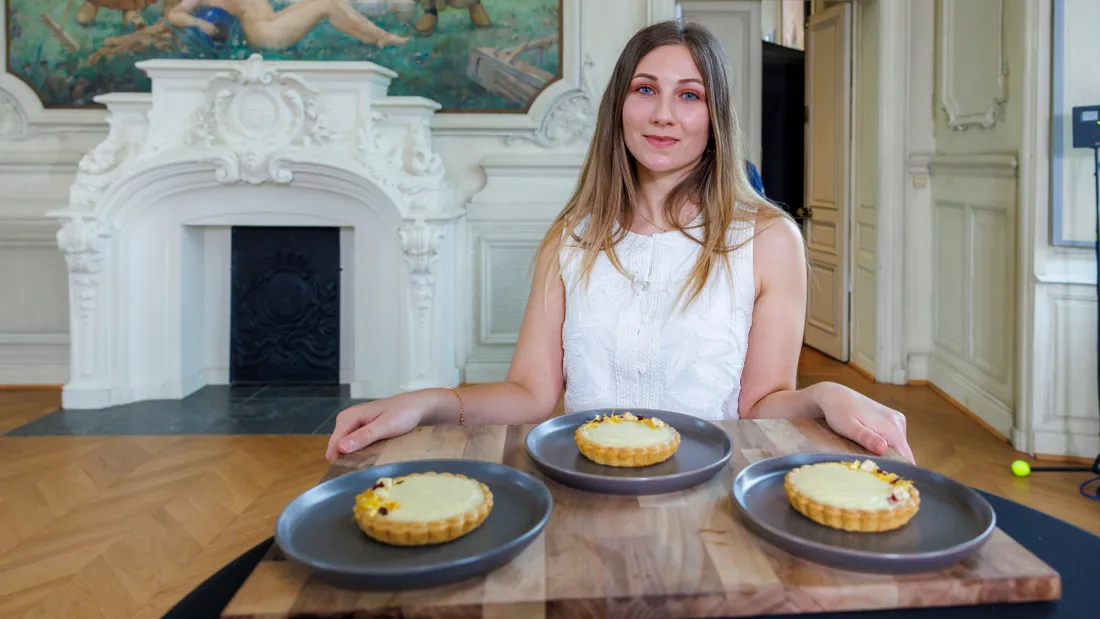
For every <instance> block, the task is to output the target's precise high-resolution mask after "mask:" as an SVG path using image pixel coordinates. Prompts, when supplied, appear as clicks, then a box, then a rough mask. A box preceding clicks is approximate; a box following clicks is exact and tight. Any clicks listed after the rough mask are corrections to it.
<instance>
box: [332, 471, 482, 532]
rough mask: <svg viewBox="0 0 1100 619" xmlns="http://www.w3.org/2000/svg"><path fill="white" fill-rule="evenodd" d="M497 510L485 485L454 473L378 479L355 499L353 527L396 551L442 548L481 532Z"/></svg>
mask: <svg viewBox="0 0 1100 619" xmlns="http://www.w3.org/2000/svg"><path fill="white" fill-rule="evenodd" d="M492 509H493V493H492V492H491V491H490V490H489V487H488V486H486V485H485V484H483V483H481V482H479V481H477V480H476V479H470V478H468V477H466V476H465V475H456V474H452V473H411V474H409V475H405V476H403V477H397V478H390V477H383V478H381V479H378V480H377V481H376V482H375V484H374V485H373V486H371V487H370V488H369V489H367V490H364V491H363V492H361V493H360V494H359V495H358V496H356V497H355V507H354V510H353V511H354V514H355V522H356V523H357V524H358V525H359V528H360V529H362V530H363V532H364V533H366V534H367V535H368V536H370V537H371V538H373V539H375V540H378V541H380V542H383V543H386V544H392V545H395V546H426V545H429V544H444V543H447V542H450V541H453V540H455V539H458V538H460V537H462V536H463V535H466V534H467V533H469V532H471V531H473V530H474V529H476V528H478V527H479V526H481V523H483V522H485V519H486V518H487V517H488V516H489V512H491V511H492Z"/></svg>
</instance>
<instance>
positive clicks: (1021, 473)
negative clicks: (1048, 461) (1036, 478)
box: [1012, 460, 1031, 477]
mask: <svg viewBox="0 0 1100 619" xmlns="http://www.w3.org/2000/svg"><path fill="white" fill-rule="evenodd" d="M1012 472H1013V474H1015V475H1016V477H1027V476H1028V475H1029V474H1031V466H1029V465H1028V463H1027V462H1024V461H1023V460H1017V461H1015V462H1013V463H1012Z"/></svg>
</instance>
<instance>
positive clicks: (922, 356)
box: [905, 352, 929, 381]
mask: <svg viewBox="0 0 1100 619" xmlns="http://www.w3.org/2000/svg"><path fill="white" fill-rule="evenodd" d="M928 356H929V355H928V353H924V352H921V353H909V359H908V363H907V364H906V368H905V372H906V376H905V379H906V381H914V380H928Z"/></svg>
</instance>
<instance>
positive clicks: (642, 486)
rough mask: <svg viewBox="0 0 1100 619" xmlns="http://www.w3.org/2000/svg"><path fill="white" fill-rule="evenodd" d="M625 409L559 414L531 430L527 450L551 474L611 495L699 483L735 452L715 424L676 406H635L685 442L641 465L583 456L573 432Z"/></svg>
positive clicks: (636, 411) (569, 483)
mask: <svg viewBox="0 0 1100 619" xmlns="http://www.w3.org/2000/svg"><path fill="white" fill-rule="evenodd" d="M612 412H617V413H622V412H624V409H616V410H614V411H612V409H598V410H592V411H581V412H577V413H570V414H568V415H562V416H560V417H555V418H553V419H550V420H548V421H544V422H543V423H541V424H539V425H537V426H535V427H534V428H532V429H531V431H530V432H529V433H528V434H527V454H528V455H529V456H530V457H531V459H532V460H533V461H534V462H535V464H536V465H537V466H538V468H539V469H540V470H541V471H542V472H543V473H544V474H545V475H546V476H547V477H549V478H550V479H553V480H555V481H557V482H560V483H563V484H565V485H567V486H572V487H574V488H578V489H580V490H589V491H592V492H603V493H607V494H639V495H641V494H661V493H665V492H674V491H676V490H683V489H685V488H690V487H692V486H696V485H699V484H701V483H703V482H705V481H707V480H709V479H710V478H712V477H714V476H715V475H716V474H718V472H719V471H721V470H722V468H723V467H725V466H726V464H727V463H728V462H729V459H730V456H731V455H732V454H733V441H731V440H730V437H729V435H728V434H726V431H725V430H723V429H722V428H720V427H718V426H716V425H714V424H713V423H711V422H709V421H706V420H704V419H699V418H698V417H693V416H691V415H685V414H683V413H674V412H672V411H662V410H652V409H645V408H631V409H630V412H631V413H634V414H637V415H644V416H646V417H658V418H660V419H661V420H662V421H664V422H665V423H667V424H669V425H671V426H672V427H673V428H676V431H678V432H679V433H680V447H679V448H678V449H677V450H676V453H675V454H674V455H673V456H672V457H671V458H669V459H668V460H665V461H664V462H661V463H658V464H654V465H652V466H646V467H639V468H620V467H614V466H604V465H602V464H596V463H595V462H592V461H591V460H589V459H588V458H585V457H584V456H583V455H581V452H580V450H579V449H577V442H576V440H575V439H574V438H573V433H574V432H575V431H576V429H577V428H578V427H580V426H581V425H582V424H584V423H585V422H586V421H588V420H589V419H592V418H593V417H595V416H596V415H597V414H610V413H612Z"/></svg>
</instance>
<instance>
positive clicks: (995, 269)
mask: <svg viewBox="0 0 1100 619" xmlns="http://www.w3.org/2000/svg"><path fill="white" fill-rule="evenodd" d="M1025 4H1027V3H1021V2H1014V1H1012V0H1009V1H1007V2H1005V1H1003V0H978V1H977V2H974V1H969V0H966V1H964V0H939V2H938V4H937V7H936V9H937V24H936V86H935V89H936V90H935V104H936V110H935V154H934V155H933V156H932V158H931V161H930V169H931V179H932V204H933V207H932V248H931V249H932V256H933V263H932V273H933V276H932V281H933V287H932V306H933V312H932V350H931V358H930V360H929V368H928V377H929V380H930V381H931V382H932V383H933V384H934V385H936V386H937V387H939V388H940V389H942V390H943V391H944V392H946V393H947V394H948V395H949V396H951V397H952V398H954V399H955V400H957V401H958V402H959V403H960V404H962V405H963V406H964V407H966V408H967V409H969V410H971V411H973V412H974V413H975V414H977V415H978V416H979V417H981V418H982V419H983V420H985V421H986V422H987V423H989V424H990V425H991V426H992V427H994V428H995V429H996V430H997V431H998V432H1000V433H1001V434H1003V435H1005V436H1011V435H1012V433H1013V429H1014V427H1015V419H1014V410H1015V388H1016V375H1015V374H1016V345H1015V333H1016V328H1017V320H1016V308H1017V305H1018V304H1017V302H1016V287H1015V282H1016V275H1017V266H1016V255H1017V253H1016V218H1017V195H1016V193H1017V191H1016V185H1017V181H1016V161H1017V157H1018V153H1019V152H1020V148H1021V143H1022V126H1023V125H1022V121H1021V119H1022V105H1021V98H1022V94H1021V93H1022V91H1023V88H1022V87H1023V77H1022V74H1023V67H1024V56H1025V43H1024V42H1023V41H1022V40H1021V34H1022V32H1023V28H1024V24H1023V13H1024V5H1025Z"/></svg>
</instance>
